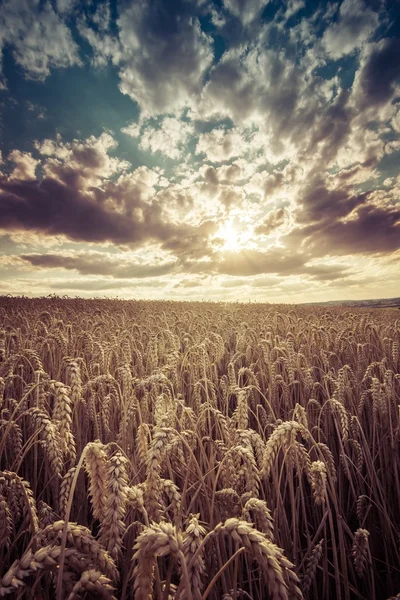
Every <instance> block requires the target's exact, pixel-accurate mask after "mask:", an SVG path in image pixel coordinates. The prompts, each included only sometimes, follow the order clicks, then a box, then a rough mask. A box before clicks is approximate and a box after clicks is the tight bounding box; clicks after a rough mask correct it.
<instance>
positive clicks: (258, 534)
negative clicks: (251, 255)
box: [0, 297, 400, 600]
mask: <svg viewBox="0 0 400 600" xmlns="http://www.w3.org/2000/svg"><path fill="white" fill-rule="evenodd" d="M399 342H400V314H399V311H398V310H397V311H396V310H395V309H375V310H374V309H373V310H368V309H365V308H362V309H361V308H360V309H358V308H351V309H346V308H343V307H334V308H329V309H328V308H326V307H316V306H286V305H280V306H275V305H262V304H239V303H236V304H228V303H206V302H199V303H178V302H167V301H165V302H161V301H157V302H155V301H154V302H150V301H146V302H145V301H132V302H129V301H121V300H95V299H94V300H79V299H62V298H55V297H52V298H39V299H34V300H30V299H27V298H24V297H21V298H8V297H3V298H1V299H0V411H1V412H0V598H1V597H5V598H10V599H11V598H18V599H19V598H24V599H25V598H35V599H38V600H49V599H52V598H54V599H56V600H64V599H67V600H73V599H78V598H103V599H108V600H109V599H111V598H117V599H120V600H128V599H131V598H132V599H135V600H148V599H151V598H155V599H157V600H168V599H178V598H180V599H181V600H186V599H187V600H205V599H206V598H209V599H210V600H219V599H223V600H231V599H233V600H241V599H250V600H262V599H266V600H267V599H273V600H291V599H294V600H295V599H298V600H300V599H301V598H304V599H321V598H323V599H326V600H333V599H336V598H338V599H340V600H350V599H367V600H374V599H378V600H379V599H382V600H383V599H386V598H389V597H396V598H400V594H399V592H400V560H399V558H400V535H399V534H400V520H399V510H400V453H399V438H400V432H399V409H400V407H399V404H400V374H399V371H400V360H399ZM396 594H398V595H397V596H396Z"/></svg>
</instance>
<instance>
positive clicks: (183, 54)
mask: <svg viewBox="0 0 400 600" xmlns="http://www.w3.org/2000/svg"><path fill="white" fill-rule="evenodd" d="M199 6H200V3H197V2H187V1H185V0H174V2H165V1H164V0H151V1H150V0H142V1H141V2H135V3H128V2H122V3H121V7H120V17H119V19H118V27H119V39H120V42H121V46H122V52H121V56H120V57H119V60H118V62H119V64H120V65H121V69H120V79H121V83H120V89H121V91H122V92H123V93H124V94H128V95H129V96H131V97H132V98H133V99H134V100H136V101H137V102H138V103H139V105H140V107H141V108H142V109H143V110H145V111H149V112H154V113H163V112H168V111H171V110H174V109H175V108H182V107H183V106H185V104H186V103H187V102H188V101H189V100H190V99H191V98H193V96H194V95H196V94H199V93H200V92H201V88H202V85H203V77H204V74H205V72H206V70H207V69H208V68H209V67H210V66H211V63H212V59H213V51H212V40H211V38H209V37H208V36H207V35H206V34H205V33H204V32H203V31H202V30H201V27H200V23H199V21H198V19H197V15H198V13H199V12H200V10H199Z"/></svg>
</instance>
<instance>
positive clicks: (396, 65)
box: [356, 38, 400, 110]
mask: <svg viewBox="0 0 400 600" xmlns="http://www.w3.org/2000/svg"><path fill="white" fill-rule="evenodd" d="M399 56H400V39H399V38H386V39H383V40H380V41H379V42H377V43H376V44H371V45H370V46H369V47H368V48H367V50H366V53H365V56H364V57H363V61H362V67H361V70H360V71H359V73H358V76H357V79H356V90H357V100H358V102H359V105H358V109H359V110H360V109H365V108H370V107H379V106H381V105H382V104H385V103H386V102H389V101H390V100H391V98H392V96H393V92H394V89H395V84H396V82H397V83H398V82H399V79H400V59H399Z"/></svg>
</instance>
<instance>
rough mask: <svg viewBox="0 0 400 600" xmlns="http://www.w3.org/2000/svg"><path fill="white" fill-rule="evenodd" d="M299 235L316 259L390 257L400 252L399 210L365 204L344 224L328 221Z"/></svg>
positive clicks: (305, 229)
mask: <svg viewBox="0 0 400 600" xmlns="http://www.w3.org/2000/svg"><path fill="white" fill-rule="evenodd" d="M298 233H299V235H300V237H301V238H302V239H303V240H304V246H306V247H307V248H308V249H309V250H310V251H312V252H313V253H315V255H317V256H323V255H326V254H336V255H344V254H361V253H362V254H380V253H391V252H394V251H396V250H398V249H399V248H400V208H399V207H393V208H380V207H379V206H374V205H373V204H368V205H365V206H361V207H359V208H358V209H357V210H356V211H355V213H354V214H352V215H351V219H349V220H347V221H339V220H328V219H327V220H326V221H325V223H323V224H318V225H311V226H309V227H305V228H304V229H302V230H300V231H299V232H298ZM291 235H292V234H290V235H289V238H290V237H291ZM293 237H294V236H293Z"/></svg>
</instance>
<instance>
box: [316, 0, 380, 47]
mask: <svg viewBox="0 0 400 600" xmlns="http://www.w3.org/2000/svg"><path fill="white" fill-rule="evenodd" d="M378 24H379V17H378V14H377V13H376V12H375V11H373V10H372V9H371V8H370V6H368V3H366V2H364V0H344V1H343V3H342V4H341V6H340V9H339V15H338V18H337V21H336V22H335V23H332V25H330V26H329V27H328V28H327V29H326V30H325V33H324V36H323V38H322V42H323V45H324V47H325V49H326V51H327V53H328V55H329V56H330V57H331V58H333V59H338V58H341V57H342V56H344V55H345V54H350V53H351V52H354V51H355V50H357V49H359V48H360V47H361V46H362V45H363V44H364V43H365V42H366V41H367V40H368V39H369V38H370V37H371V36H372V34H373V33H374V31H375V29H376V28H377V26H378Z"/></svg>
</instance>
